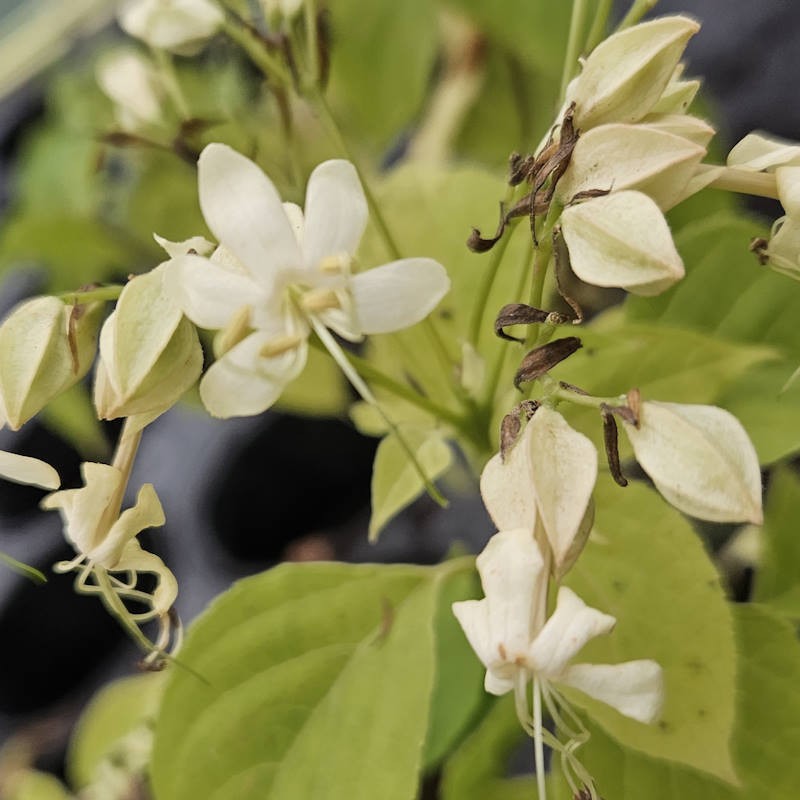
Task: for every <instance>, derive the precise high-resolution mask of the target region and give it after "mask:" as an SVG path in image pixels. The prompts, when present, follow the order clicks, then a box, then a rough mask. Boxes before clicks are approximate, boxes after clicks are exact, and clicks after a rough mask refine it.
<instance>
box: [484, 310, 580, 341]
mask: <svg viewBox="0 0 800 800" xmlns="http://www.w3.org/2000/svg"><path fill="white" fill-rule="evenodd" d="M567 321H568V320H567V318H566V317H565V316H564V315H563V314H559V313H558V312H557V311H544V310H543V309H541V308H534V307H533V306H529V305H526V304H525V303H509V304H508V305H505V306H503V307H502V308H501V309H500V311H499V313H498V314H497V318H496V319H495V321H494V332H495V335H497V336H499V337H500V338H501V339H505V340H506V341H508V342H520V343H521V342H524V341H525V340H524V339H520V338H518V337H516V336H511V335H509V334H507V333H506V332H505V330H504V329H505V328H506V327H508V326H509V325H533V324H534V323H541V322H547V323H549V324H551V325H562V324H563V323H564V322H567Z"/></svg>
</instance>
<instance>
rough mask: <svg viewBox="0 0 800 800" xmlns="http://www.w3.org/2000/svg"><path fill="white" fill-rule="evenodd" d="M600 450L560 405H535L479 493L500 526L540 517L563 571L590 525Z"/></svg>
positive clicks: (530, 523)
mask: <svg viewBox="0 0 800 800" xmlns="http://www.w3.org/2000/svg"><path fill="white" fill-rule="evenodd" d="M596 480H597V450H595V447H594V445H593V444H592V443H591V441H590V440H589V439H587V438H586V437H585V436H584V435H583V434H582V433H578V431H576V430H573V429H572V428H571V427H570V426H569V424H568V423H567V421H566V420H565V419H564V417H562V416H561V414H559V413H558V412H557V411H553V410H552V409H549V408H547V407H546V406H541V407H539V408H538V409H537V410H536V413H535V414H534V415H533V418H532V419H531V421H530V422H529V423H528V425H527V427H526V428H525V431H524V432H523V434H522V436H521V437H520V439H519V441H518V442H517V443H516V445H515V446H514V447H513V448H512V449H511V451H510V452H509V454H508V456H507V459H506V461H505V462H503V461H502V459H501V456H500V455H499V454H498V455H496V456H494V457H493V458H492V459H491V460H490V461H489V463H488V464H487V465H486V467H485V468H484V470H483V474H482V475H481V495H482V496H483V501H484V503H485V504H486V508H487V510H488V512H489V514H490V515H491V517H492V519H493V520H494V523H495V525H497V527H498V529H500V530H509V529H511V528H526V529H528V530H530V531H531V534H533V530H534V525H535V522H536V518H537V516H538V517H539V518H540V520H541V523H542V527H543V528H544V532H545V535H546V536H547V540H548V542H549V543H550V548H551V550H552V552H553V572H554V574H555V575H556V576H558V577H561V576H562V575H563V574H564V573H565V572H566V571H567V570H568V569H569V567H571V566H572V564H573V563H574V562H575V559H576V558H577V557H578V555H579V554H580V552H581V550H582V548H583V545H584V543H585V542H586V537H587V536H588V535H589V530H590V529H591V519H592V515H593V513H592V510H591V509H590V508H589V506H590V501H591V497H592V490H593V489H594V485H595V482H596Z"/></svg>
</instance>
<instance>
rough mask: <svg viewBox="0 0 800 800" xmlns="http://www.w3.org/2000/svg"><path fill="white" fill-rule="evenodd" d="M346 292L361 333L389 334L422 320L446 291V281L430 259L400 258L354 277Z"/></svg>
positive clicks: (435, 263)
mask: <svg viewBox="0 0 800 800" xmlns="http://www.w3.org/2000/svg"><path fill="white" fill-rule="evenodd" d="M350 290H351V292H352V296H353V303H354V305H355V313H356V317H357V319H358V322H359V324H360V326H361V330H362V332H363V333H366V334H370V333H391V332H392V331H399V330H402V329H403V328H408V327H410V326H411V325H415V324H416V323H417V322H420V320H423V319H425V317H427V316H428V314H430V312H431V311H433V309H434V308H436V306H437V305H438V304H439V301H440V300H441V299H442V298H443V297H444V296H445V295H446V294H447V292H448V291H449V290H450V278H448V277H447V272H446V271H445V269H444V267H443V266H442V265H441V264H439V263H438V262H437V261H434V260H433V259H432V258H404V259H401V260H400V261H392V262H390V263H389V264H384V265H383V266H382V267H376V268H375V269H370V270H367V271H366V272H362V273H360V274H358V275H354V276H353V278H352V279H351V281H350Z"/></svg>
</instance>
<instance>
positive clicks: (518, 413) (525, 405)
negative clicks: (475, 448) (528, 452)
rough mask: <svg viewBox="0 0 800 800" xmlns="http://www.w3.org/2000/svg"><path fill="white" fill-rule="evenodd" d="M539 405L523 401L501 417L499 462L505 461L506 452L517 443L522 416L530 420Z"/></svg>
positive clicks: (533, 401) (532, 401) (530, 401)
mask: <svg viewBox="0 0 800 800" xmlns="http://www.w3.org/2000/svg"><path fill="white" fill-rule="evenodd" d="M537 408H539V403H537V402H536V400H523V401H522V402H521V403H517V405H515V406H514V408H512V409H511V411H509V413H508V414H506V415H505V416H504V417H503V421H502V422H501V423H500V460H501V461H505V460H506V455H507V454H508V451H509V450H511V448H512V447H513V446H514V445H515V444H516V443H517V439H518V438H519V432H520V430H521V429H522V414H524V415H525V419H527V420H530V418H531V417H532V416H533V415H534V413H536V409H537Z"/></svg>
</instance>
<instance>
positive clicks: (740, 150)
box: [728, 132, 800, 172]
mask: <svg viewBox="0 0 800 800" xmlns="http://www.w3.org/2000/svg"><path fill="white" fill-rule="evenodd" d="M798 164H800V144H798V143H797V142H792V141H789V140H788V139H780V138H778V137H777V136H767V135H765V134H763V133H757V132H754V133H748V134H747V136H745V137H744V139H742V140H741V141H740V142H739V143H738V144H736V145H734V147H733V149H732V150H731V151H730V153H728V166H729V167H738V168H739V169H750V170H754V171H755V172H763V171H764V170H769V169H773V168H774V167H779V166H796V165H798Z"/></svg>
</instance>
